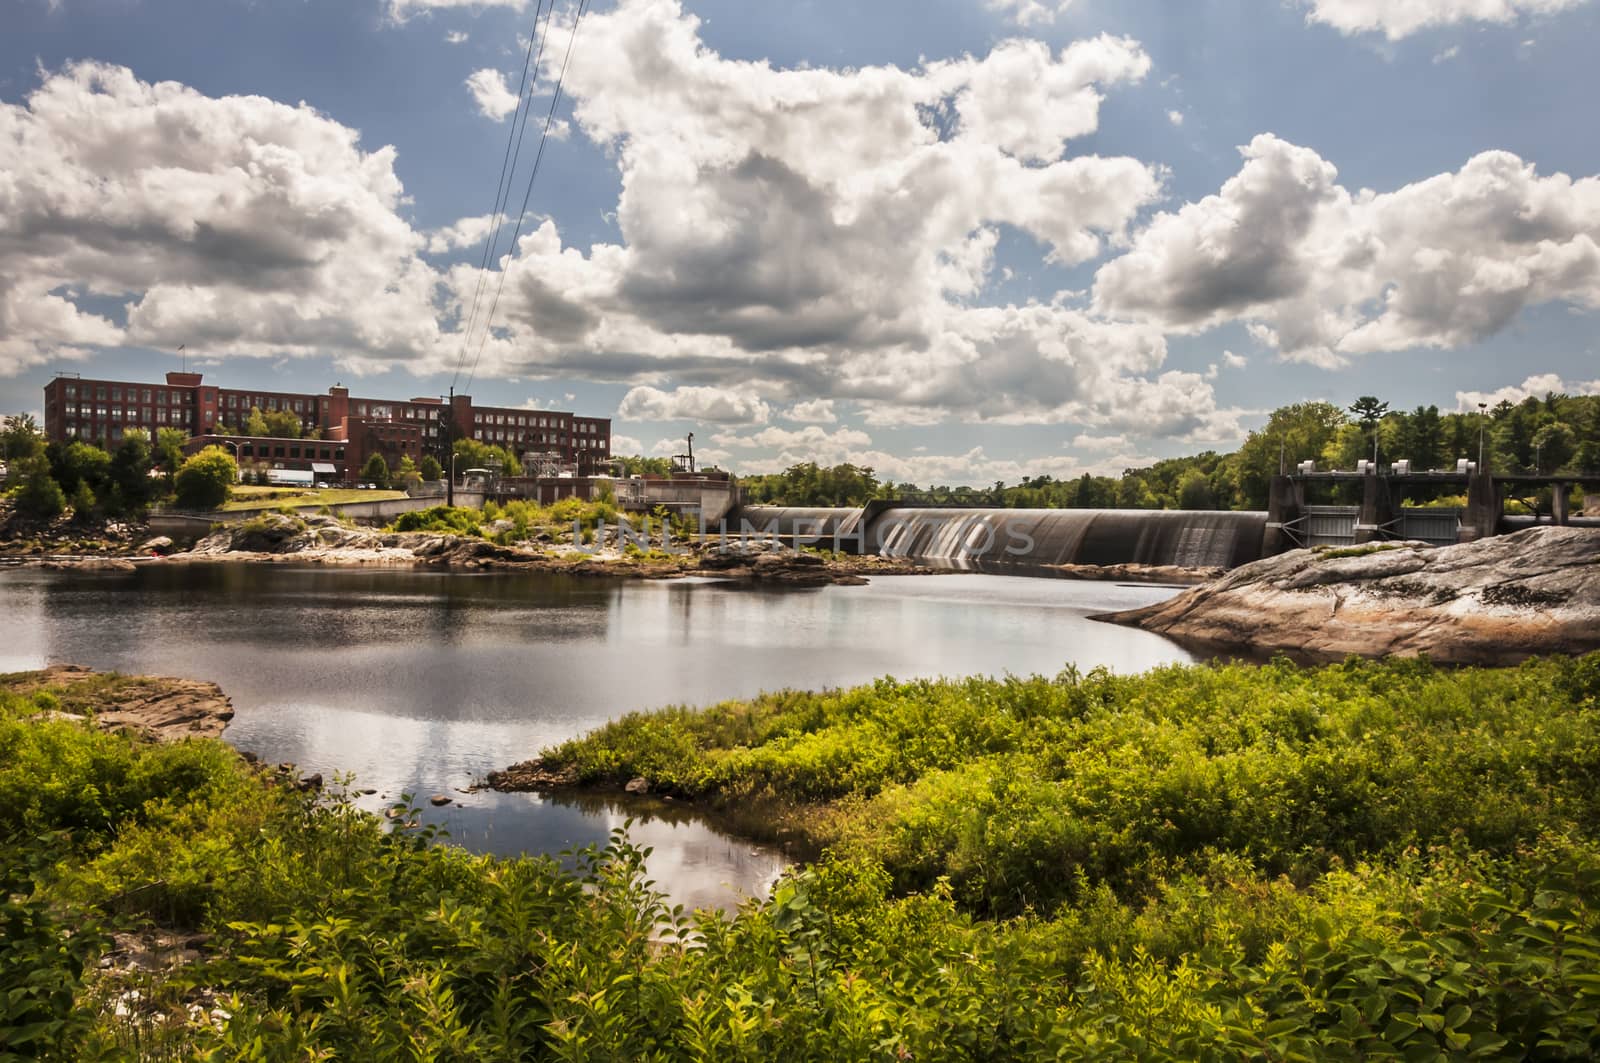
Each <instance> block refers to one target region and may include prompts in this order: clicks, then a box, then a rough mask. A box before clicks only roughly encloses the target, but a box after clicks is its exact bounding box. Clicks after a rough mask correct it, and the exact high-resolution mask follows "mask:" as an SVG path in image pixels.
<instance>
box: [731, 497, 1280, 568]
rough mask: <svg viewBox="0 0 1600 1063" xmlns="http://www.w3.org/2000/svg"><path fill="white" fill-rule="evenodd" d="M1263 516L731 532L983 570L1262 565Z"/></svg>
mask: <svg viewBox="0 0 1600 1063" xmlns="http://www.w3.org/2000/svg"><path fill="white" fill-rule="evenodd" d="M1266 523H1267V515H1266V514H1265V513H1239V512H1199V511H1186V510H1130V509H971V508H941V507H931V506H907V505H904V504H900V503H880V502H874V503H872V504H870V505H868V506H867V507H866V508H865V509H855V508H827V507H802V506H745V507H743V508H741V509H739V510H737V511H735V512H734V513H733V514H732V515H731V517H730V519H729V521H728V531H729V533H730V534H734V533H737V534H741V535H774V536H780V537H782V538H783V539H784V540H785V541H788V542H798V543H799V544H800V545H802V546H808V545H809V546H816V547H822V548H827V549H838V550H843V551H845V552H847V553H868V554H879V555H882V556H884V557H903V558H908V559H911V560H915V561H920V562H923V563H926V564H930V565H936V566H945V567H950V568H960V569H977V570H983V571H1006V570H1020V569H1032V568H1039V567H1041V566H1045V565H1063V564H1075V565H1116V564H1139V565H1181V566H1183V567H1186V568H1202V567H1212V566H1215V567H1220V568H1233V567H1235V566H1238V565H1243V564H1246V563H1248V562H1251V561H1255V560H1257V559H1259V558H1260V557H1261V556H1262V554H1261V546H1262V541H1263V533H1264V532H1265V529H1266Z"/></svg>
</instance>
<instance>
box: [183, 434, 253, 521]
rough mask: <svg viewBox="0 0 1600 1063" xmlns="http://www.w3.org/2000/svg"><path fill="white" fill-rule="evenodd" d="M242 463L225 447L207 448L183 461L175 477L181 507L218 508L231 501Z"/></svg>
mask: <svg viewBox="0 0 1600 1063" xmlns="http://www.w3.org/2000/svg"><path fill="white" fill-rule="evenodd" d="M238 479H239V466H238V463H237V462H235V461H234V459H233V455H232V454H229V453H228V452H227V451H226V450H225V449H223V448H222V447H206V448H205V449H204V450H202V451H201V452H200V453H198V454H196V455H195V456H194V457H192V458H190V459H189V460H188V461H186V462H184V463H183V467H182V468H180V469H179V470H178V475H177V476H176V477H174V479H173V487H174V488H175V489H176V491H177V498H176V501H177V504H178V506H179V508H180V509H218V508H221V506H222V504H223V503H225V502H227V501H228V496H229V494H230V493H231V492H232V490H233V485H234V483H235V482H236V481H237V480H238Z"/></svg>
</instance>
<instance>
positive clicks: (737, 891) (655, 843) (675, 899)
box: [604, 810, 789, 910]
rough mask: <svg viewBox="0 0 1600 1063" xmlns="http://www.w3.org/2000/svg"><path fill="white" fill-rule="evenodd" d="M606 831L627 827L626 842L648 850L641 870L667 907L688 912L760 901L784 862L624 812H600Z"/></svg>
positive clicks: (721, 838) (690, 825)
mask: <svg viewBox="0 0 1600 1063" xmlns="http://www.w3.org/2000/svg"><path fill="white" fill-rule="evenodd" d="M604 818H605V820H606V822H607V824H608V829H616V828H618V827H623V826H627V832H628V840H629V841H630V842H632V843H633V844H634V845H636V846H639V847H640V848H645V847H649V848H650V849H652V850H653V851H652V852H651V853H650V857H649V859H648V860H647V861H646V863H645V867H646V869H647V870H648V872H649V875H650V877H651V878H652V879H654V880H655V882H656V886H657V888H658V889H660V890H661V891H662V892H664V893H666V894H667V896H668V898H669V904H682V905H683V906H684V907H685V908H687V909H691V910H692V909H695V908H732V907H735V906H736V905H737V904H738V903H739V902H740V901H742V900H744V899H745V898H747V897H752V896H755V897H765V896H766V895H767V893H768V891H769V890H770V889H771V886H772V883H773V882H774V881H775V880H776V879H777V877H778V875H779V874H780V873H781V872H782V871H783V869H784V868H785V867H787V866H788V865H789V861H788V860H786V859H784V857H783V856H782V855H780V854H779V853H777V852H774V851H773V850H771V849H765V848H760V847H757V846H753V845H751V844H750V843H749V842H741V841H739V840H738V839H735V838H731V837H729V836H728V835H725V834H722V833H720V832H718V831H716V830H713V829H712V828H710V827H708V826H706V825H705V824H703V823H696V822H684V823H667V822H664V821H662V820H659V819H635V820H634V821H633V822H632V823H631V824H630V823H628V814H627V812H626V811H625V810H613V811H609V812H607V813H605V815H604Z"/></svg>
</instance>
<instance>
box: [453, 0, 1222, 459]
mask: <svg viewBox="0 0 1600 1063" xmlns="http://www.w3.org/2000/svg"><path fill="white" fill-rule="evenodd" d="M559 21H560V16H558V25H557V27H556V29H555V31H554V32H555V34H556V39H560V38H561V36H562V35H563V33H565V32H566V31H567V29H566V27H562V26H561V25H560V24H559ZM583 46H584V57H585V58H584V61H583V62H582V63H575V64H574V66H573V68H572V69H571V70H570V71H569V73H568V76H567V81H566V85H567V89H568V91H569V92H570V94H571V96H572V99H573V100H574V116H575V121H574V125H575V130H576V131H577V132H578V133H579V134H580V135H583V136H586V137H588V138H589V139H590V140H591V141H593V142H595V143H598V144H599V145H600V146H601V147H603V148H604V149H605V150H606V151H607V152H608V153H609V154H611V155H612V156H613V157H614V158H615V159H616V160H617V165H618V168H619V170H620V174H621V178H622V192H621V196H620V199H619V201H618V203H617V209H616V213H615V216H616V224H617V228H618V230H619V231H620V233H621V240H620V241H619V242H617V243H599V244H594V245H592V246H589V247H587V248H584V247H575V246H571V245H569V244H567V243H566V242H565V241H564V240H563V239H562V234H561V233H560V231H559V230H558V229H557V228H556V226H555V225H554V223H549V222H547V223H544V224H542V225H540V226H539V227H537V228H536V230H535V231H534V232H532V233H529V234H527V235H526V236H525V237H524V238H523V239H522V240H521V241H520V246H519V247H518V249H517V256H516V259H515V264H514V265H512V266H511V272H510V275H509V279H508V283H507V285H506V297H505V301H504V302H503V304H502V308H503V314H502V317H503V319H504V324H505V326H506V333H505V334H504V335H503V336H500V335H497V336H496V337H495V338H494V339H492V340H491V341H490V343H489V344H488V346H487V350H486V355H485V357H486V364H487V363H488V361H492V362H493V363H494V365H495V366H496V367H497V371H500V372H504V373H506V374H516V373H528V374H537V373H541V372H544V373H550V372H554V371H562V370H566V369H567V368H568V367H571V366H576V365H581V366H582V367H583V370H584V372H585V373H586V374H588V375H590V376H592V377H596V378H598V379H616V380H619V381H625V382H627V383H630V384H648V385H649V386H657V385H659V384H666V383H671V384H675V385H687V386H694V387H721V388H725V389H726V388H745V387H755V388H757V390H759V393H760V394H761V395H762V396H764V398H765V399H767V400H769V401H772V402H775V403H779V402H788V403H793V402H799V401H811V400H816V399H830V400H850V401H852V402H854V403H857V404H859V405H860V406H861V408H862V409H864V410H867V411H869V414H868V415H869V417H871V418H873V419H875V423H888V421H887V420H886V419H888V418H894V419H897V420H898V421H899V422H900V423H912V422H921V423H928V422H933V421H937V420H939V419H941V418H944V417H950V416H955V417H962V418H969V417H978V418H1000V417H1008V418H1021V419H1032V420H1036V421H1052V422H1058V421H1061V420H1065V419H1068V418H1071V417H1075V416H1086V417H1103V416H1117V415H1118V414H1117V413H1116V411H1114V410H1112V409H1110V407H1109V406H1108V404H1107V402H1106V400H1105V399H1104V398H1103V397H1102V396H1103V395H1105V394H1108V393H1115V394H1119V395H1121V394H1130V395H1131V394H1135V393H1138V392H1140V391H1149V392H1152V393H1154V394H1156V395H1157V396H1158V397H1159V401H1158V402H1157V403H1156V405H1158V406H1162V407H1164V408H1171V409H1177V408H1178V407H1179V405H1182V404H1184V403H1187V404H1189V405H1190V406H1191V407H1193V405H1194V404H1193V403H1192V402H1190V400H1191V399H1192V398H1193V397H1194V395H1195V394H1196V388H1197V386H1198V387H1201V388H1203V387H1204V383H1203V382H1201V383H1200V385H1195V384H1193V383H1191V382H1187V381H1184V382H1181V383H1180V382H1179V381H1175V380H1163V379H1162V377H1161V376H1160V374H1159V369H1160V367H1161V364H1162V362H1163V360H1164V359H1165V344H1164V341H1163V339H1162V336H1161V334H1160V331H1159V330H1158V329H1150V328H1145V327H1142V326H1138V325H1129V324H1124V323H1108V322H1102V321H1097V320H1095V319H1094V318H1093V317H1092V316H1091V315H1089V314H1088V313H1087V312H1085V311H1082V310H1077V309H1072V308H1070V307H1068V306H1065V305H1055V304H1050V305H1042V306H1027V307H1018V306H996V305H984V304H983V300H982V298H981V296H982V293H983V292H984V291H985V289H986V288H987V286H988V284H989V280H990V277H991V276H992V275H993V274H994V273H995V263H994V253H995V248H996V246H997V244H998V241H999V238H1000V232H1001V228H1002V226H1011V227H1015V228H1016V229H1018V230H1020V231H1022V232H1024V233H1026V234H1028V235H1030V236H1032V237H1033V238H1035V239H1036V240H1038V241H1039V243H1040V244H1041V245H1042V246H1043V247H1044V248H1045V249H1046V251H1045V254H1046V256H1047V257H1048V258H1049V259H1050V260H1052V261H1054V262H1057V263H1060V264H1063V265H1066V266H1072V265H1076V264H1080V263H1083V262H1085V261H1090V260H1092V259H1094V258H1096V257H1098V256H1100V255H1102V254H1103V253H1104V252H1105V251H1106V249H1107V248H1111V247H1117V246H1122V245H1123V244H1124V243H1125V241H1126V239H1127V229H1128V226H1129V224H1130V223H1131V222H1132V220H1133V219H1134V218H1135V217H1136V216H1137V214H1138V212H1139V210H1140V209H1141V208H1142V207H1143V206H1145V205H1147V204H1149V203H1152V202H1154V201H1155V199H1156V198H1157V197H1158V196H1159V195H1160V191H1161V186H1162V182H1163V173H1162V172H1161V171H1160V170H1159V169H1158V168H1156V167H1152V166H1149V165H1146V164H1144V163H1141V162H1139V161H1138V160H1135V159H1131V158H1125V157H1106V156H1099V155H1093V154H1076V153H1074V152H1073V151H1072V150H1071V149H1072V144H1073V142H1074V141H1075V140H1077V139H1079V138H1081V137H1084V136H1087V135H1089V134H1092V133H1094V132H1095V131H1096V130H1097V128H1098V123H1099V106H1100V102H1101V98H1102V96H1103V94H1104V93H1105V92H1107V91H1109V90H1110V89H1112V88H1114V87H1115V86H1117V85H1121V84H1126V83H1129V82H1133V81H1137V80H1138V79H1140V78H1142V77H1143V76H1144V75H1145V73H1146V72H1147V71H1148V69H1149V65H1150V61H1149V58H1148V57H1147V56H1146V55H1145V54H1144V52H1143V51H1142V49H1140V47H1139V46H1138V44H1137V43H1136V42H1133V41H1129V40H1126V39H1122V38H1116V37H1107V36H1102V37H1095V38H1091V39H1088V40H1083V41H1078V42H1076V43H1074V44H1071V45H1069V46H1067V47H1065V48H1061V49H1052V48H1050V47H1048V46H1046V45H1045V44H1043V43H1041V42H1038V41H1021V40H1017V41H1005V42H1003V43H1001V44H999V45H997V46H996V47H995V48H994V49H993V50H992V51H991V52H989V53H988V54H987V55H984V56H981V57H973V56H968V57H962V58H958V59H950V60H938V61H931V62H927V63H925V64H924V65H922V66H921V67H918V68H915V69H901V68H896V67H868V68H861V69H852V70H828V69H814V68H809V69H800V70H784V69H776V68H774V67H772V66H770V65H769V64H767V63H763V62H745V61H736V60H730V59H725V58H723V57H722V56H720V55H718V54H717V53H716V52H715V51H714V50H713V49H711V48H710V47H708V46H707V45H706V44H705V42H704V41H703V40H702V39H701V36H700V23H699V21H698V20H697V19H696V18H695V17H694V16H692V15H689V14H687V13H685V12H684V10H683V8H682V6H681V4H680V3H679V2H678V0H620V2H619V3H618V5H617V7H616V8H615V10H614V11H610V12H603V13H602V12H596V13H594V14H591V15H590V16H589V17H588V18H586V19H585V21H584V24H583ZM553 73H554V69H553V68H550V67H549V64H548V63H547V69H546V70H545V71H544V74H545V76H551V75H552V74H553ZM502 265H503V264H502ZM472 280H473V277H472V274H471V272H470V271H456V272H455V273H453V274H452V284H453V285H454V286H455V290H456V291H457V292H464V291H468V290H469V289H468V286H469V285H470V283H471V282H472ZM1108 382H1110V386H1109V387H1108V386H1107V384H1108ZM1169 400H1175V401H1169ZM1146 404H1147V405H1148V403H1146ZM1214 405H1215V404H1214V402H1212V403H1210V404H1209V405H1207V404H1206V403H1202V404H1201V408H1202V410H1209V409H1212V408H1214ZM1207 416H1209V414H1208V413H1206V412H1202V414H1201V415H1200V416H1199V417H1196V416H1193V415H1185V416H1184V417H1182V418H1176V419H1174V421H1175V423H1176V425H1177V427H1178V428H1180V429H1181V430H1182V431H1184V432H1188V431H1192V430H1194V429H1195V428H1197V427H1198V426H1199V422H1200V421H1203V420H1204V419H1205V418H1206V417H1207Z"/></svg>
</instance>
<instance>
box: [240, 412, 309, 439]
mask: <svg viewBox="0 0 1600 1063" xmlns="http://www.w3.org/2000/svg"><path fill="white" fill-rule="evenodd" d="M250 412H251V413H252V414H254V413H255V411H254V410H252V411H250ZM262 423H263V424H265V425H266V428H267V430H266V432H265V433H264V434H265V435H269V436H272V437H273V438H275V439H299V438H300V428H301V425H300V415H299V414H296V413H290V412H289V411H288V410H268V411H267V414H266V416H265V417H264V418H262Z"/></svg>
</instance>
